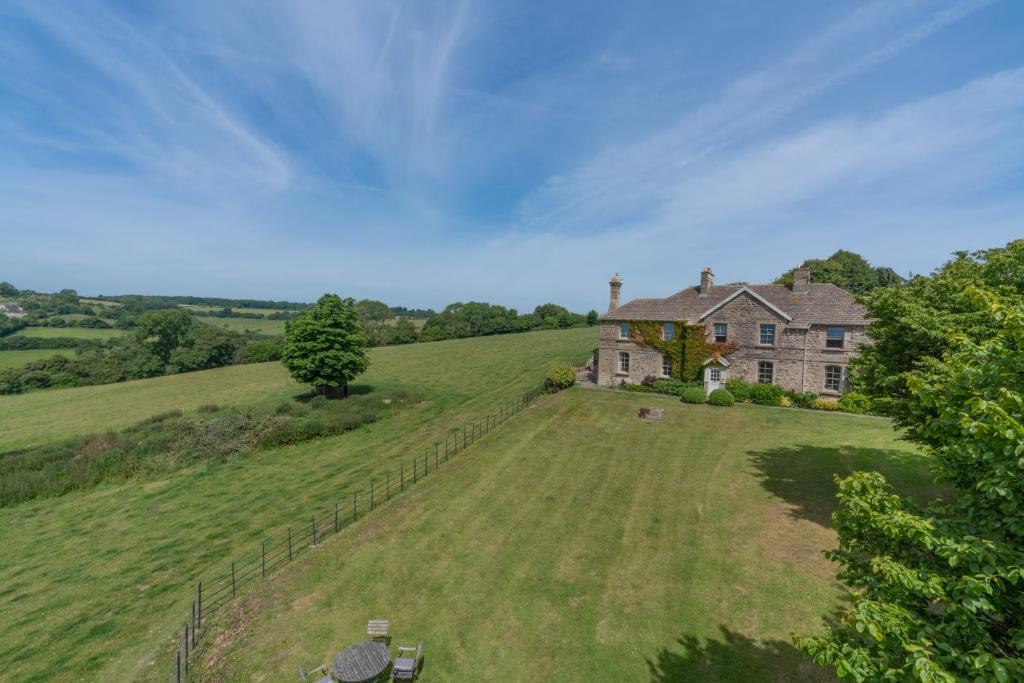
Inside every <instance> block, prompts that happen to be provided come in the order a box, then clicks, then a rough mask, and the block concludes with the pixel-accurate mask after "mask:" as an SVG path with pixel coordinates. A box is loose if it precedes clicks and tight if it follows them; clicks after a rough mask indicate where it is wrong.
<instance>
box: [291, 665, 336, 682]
mask: <svg viewBox="0 0 1024 683" xmlns="http://www.w3.org/2000/svg"><path fill="white" fill-rule="evenodd" d="M318 672H319V673H322V674H324V675H323V676H321V677H320V678H316V679H314V678H310V677H311V676H313V675H314V674H316V673H318ZM299 677H300V678H301V679H302V683H332V682H333V680H334V679H332V678H331V675H330V674H329V673H327V665H326V664H321V665H320V666H318V667H316V668H315V669H310V670H309V671H306V670H305V669H303V668H302V667H301V666H300V667H299Z"/></svg>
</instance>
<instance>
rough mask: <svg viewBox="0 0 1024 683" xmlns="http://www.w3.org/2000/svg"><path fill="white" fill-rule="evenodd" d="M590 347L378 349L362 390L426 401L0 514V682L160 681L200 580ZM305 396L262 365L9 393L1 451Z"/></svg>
mask: <svg viewBox="0 0 1024 683" xmlns="http://www.w3.org/2000/svg"><path fill="white" fill-rule="evenodd" d="M595 342H596V330H594V329H593V328H590V329H574V330H564V331H551V332H533V333H528V334H518V335H505V336H497V337H480V338H476V339H464V340H456V341H449V342H437V343H431V344H413V345H406V346H394V347H382V348H378V349H373V350H372V351H371V352H370V358H371V366H370V370H369V371H368V372H367V373H366V374H365V375H364V376H363V377H361V378H360V381H359V383H358V384H357V388H358V389H359V390H361V391H362V390H370V391H373V390H385V389H389V388H411V389H413V390H415V391H416V392H417V393H418V394H420V395H422V396H424V397H425V399H426V400H425V401H424V402H422V403H420V404H418V405H416V406H412V407H409V408H406V409H404V410H402V411H400V412H397V413H395V414H394V415H391V416H386V417H385V419H382V420H381V421H379V422H377V423H375V424H372V425H369V426H367V427H364V428H362V429H359V430H357V431H355V432H352V433H350V434H346V435H344V436H339V437H335V438H330V439H324V440H321V441H316V442H310V443H306V444H302V445H300V446H294V447H289V448H283V449H279V450H273V451H261V452H256V453H252V454H250V455H247V456H244V457H241V458H238V459H236V460H234V461H231V462H229V463H226V464H220V465H200V466H198V467H194V468H190V469H187V470H180V471H178V472H175V473H173V474H171V475H168V476H166V477H163V478H160V479H156V480H148V481H139V482H130V483H127V484H123V483H119V484H106V485H101V486H99V487H97V488H94V489H91V490H88V491H85V492H80V493H74V494H69V495H66V496H63V497H61V498H51V499H41V500H36V501H31V502H28V503H23V504H20V505H17V506H14V507H11V508H4V509H0V633H3V634H4V637H3V638H0V672H2V673H0V679H4V678H5V677H7V679H9V680H17V681H48V680H50V679H51V678H52V677H53V675H54V672H57V671H59V672H60V674H61V676H62V677H64V678H66V679H68V680H139V679H142V680H161V681H162V680H166V679H165V677H166V674H167V665H168V662H167V659H166V657H167V655H168V652H169V651H170V649H169V648H170V645H171V642H172V640H173V637H174V633H175V630H176V628H177V627H178V625H179V624H180V621H181V619H182V618H183V614H184V612H183V610H184V609H185V607H186V606H187V605H188V603H189V600H190V596H191V593H192V589H193V586H194V581H195V580H196V579H197V578H198V577H199V576H202V575H204V574H206V573H207V572H208V571H209V570H210V568H211V567H222V566H223V564H224V562H226V561H227V560H228V559H229V558H231V557H234V556H237V555H238V554H240V553H241V552H242V551H243V549H245V550H252V549H254V548H256V547H258V544H259V542H260V540H261V539H262V538H264V534H266V533H275V534H276V533H279V532H282V531H283V529H284V527H285V525H286V524H289V523H292V522H294V520H296V519H303V518H304V515H305V513H306V511H308V510H309V509H310V508H311V507H312V506H314V505H318V504H324V501H326V500H330V499H332V498H333V497H334V496H337V497H339V498H344V497H345V496H346V495H347V494H348V492H350V491H351V490H353V489H354V488H357V487H361V486H362V485H364V483H365V482H366V481H367V480H368V478H369V477H370V475H371V474H372V473H375V472H380V471H383V470H385V469H393V468H395V467H397V462H398V460H399V459H402V460H404V459H405V458H407V457H408V456H409V455H410V454H413V453H418V452H420V449H421V447H422V446H424V445H425V444H426V443H429V442H430V441H432V440H433V439H436V438H438V437H440V438H444V434H445V430H446V429H447V428H448V427H454V426H457V425H461V424H464V423H465V422H467V421H469V420H471V419H475V418H480V417H482V416H483V415H484V414H486V413H489V412H491V411H492V410H495V409H497V407H498V405H499V404H500V403H501V402H502V401H504V400H506V399H512V398H513V397H515V396H516V395H518V394H520V393H521V392H522V391H523V390H525V389H527V388H528V387H531V386H535V385H536V384H537V383H538V382H539V381H540V379H541V378H542V377H543V374H544V372H545V371H546V370H547V368H548V367H550V366H551V365H553V364H555V363H557V362H560V361H581V360H583V359H584V358H586V357H587V355H588V353H589V352H590V350H591V349H592V348H593V346H594V344H595ZM304 391H305V390H304V389H303V388H302V387H300V386H298V385H296V384H294V383H293V382H292V381H291V380H290V379H288V377H287V375H286V373H285V372H284V371H283V370H282V369H281V366H280V365H279V364H276V363H268V364H262V365H248V366H235V367H229V368H221V369H218V370H210V371H205V372H198V373H190V374H184V375H174V376H170V377H162V378H158V379H152V380H142V381H138V382H127V383H123V384H113V385H105V386H97V387H82V388H76V389H60V390H52V391H44V392H36V393H32V394H26V395H22V396H4V397H0V451H3V450H6V449H10V448H15V447H19V446H24V445H27V444H30V443H39V442H42V441H45V440H48V439H57V438H61V437H66V436H69V435H72V434H78V433H83V432H96V431H102V430H105V429H108V428H113V427H119V426H124V425H126V424H129V423H131V422H135V421H137V420H139V419H141V418H144V417H146V416H149V415H152V414H155V413H160V412H163V411H166V410H169V409H173V408H181V409H185V410H190V409H194V408H196V407H198V406H199V405H202V404H204V403H220V404H236V405H249V404H260V403H262V404H274V403H276V402H280V401H282V400H287V399H289V398H291V397H294V396H296V395H299V394H302V393H304ZM293 678H295V672H294V671H292V672H289V674H288V676H287V680H291V679H293Z"/></svg>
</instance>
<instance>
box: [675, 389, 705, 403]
mask: <svg viewBox="0 0 1024 683" xmlns="http://www.w3.org/2000/svg"><path fill="white" fill-rule="evenodd" d="M680 398H681V399H682V400H683V403H704V402H705V401H707V399H708V397H707V395H706V394H705V393H704V389H703V387H687V388H686V389H683V393H682V395H681V396H680Z"/></svg>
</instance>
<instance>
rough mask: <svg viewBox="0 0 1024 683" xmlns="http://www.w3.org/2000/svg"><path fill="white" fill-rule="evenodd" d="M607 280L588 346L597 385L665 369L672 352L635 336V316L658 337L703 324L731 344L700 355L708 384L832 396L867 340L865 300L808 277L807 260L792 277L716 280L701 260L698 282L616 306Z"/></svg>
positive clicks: (712, 336)
mask: <svg viewBox="0 0 1024 683" xmlns="http://www.w3.org/2000/svg"><path fill="white" fill-rule="evenodd" d="M609 285H610V287H611V295H610V299H609V303H608V312H607V313H605V314H604V315H602V316H600V318H599V320H600V323H599V324H600V339H599V343H598V348H597V350H596V351H595V354H596V357H595V363H596V375H597V383H598V384H599V385H602V386H610V385H614V384H622V383H633V382H640V381H642V380H643V379H644V378H645V377H648V376H652V375H653V376H654V377H669V376H671V374H670V373H671V372H672V359H671V358H670V357H668V356H667V355H665V354H663V353H662V352H661V351H659V350H658V349H656V348H654V347H652V346H650V345H649V344H644V343H642V341H643V340H642V339H641V338H640V337H639V336H638V334H637V331H636V330H635V329H633V327H635V326H636V324H637V323H640V322H641V321H642V322H646V323H656V325H657V329H658V330H659V333H660V336H661V340H673V339H676V338H677V335H680V334H683V333H684V330H681V329H678V328H679V327H680V325H681V324H687V325H703V327H704V334H705V337H706V339H707V340H708V341H709V342H716V343H724V344H728V345H729V346H731V347H734V349H735V350H733V351H731V352H729V353H728V354H727V355H725V356H722V357H718V356H712V358H710V359H708V361H707V362H706V363H705V367H704V371H703V380H704V385H705V388H706V389H707V391H708V392H710V391H712V390H714V389H716V388H718V387H720V386H724V384H725V381H726V380H727V379H729V378H731V377H738V378H741V379H744V380H746V381H748V382H761V383H768V384H777V385H779V386H781V387H783V388H785V389H793V390H796V391H808V392H812V393H814V394H816V395H818V396H822V397H830V396H831V397H838V396H840V395H842V394H843V393H844V392H845V391H847V389H848V375H847V366H848V364H849V362H850V358H852V357H853V356H855V355H856V353H857V349H858V348H859V347H860V346H861V345H862V344H864V343H866V342H867V335H866V334H865V330H866V328H867V325H868V320H867V319H866V313H867V312H866V310H865V309H864V307H863V306H861V305H860V304H858V303H857V302H855V301H854V299H853V295H851V294H850V293H849V292H847V291H845V290H843V289H841V288H839V287H837V286H835V285H833V284H817V283H812V282H811V281H810V271H809V270H807V269H806V268H796V269H794V271H793V284H792V285H715V284H714V274H713V273H712V272H711V269H710V268H705V269H704V270H703V271H702V272H701V274H700V284H699V285H697V286H694V287H687V288H686V289H684V290H682V291H680V292H677V293H675V294H673V295H672V296H669V297H667V298H664V299H634V300H632V301H630V302H629V303H627V304H623V305H621V306H620V305H619V292H620V290H621V288H622V280H621V279H620V278H619V277H618V275H616V276H615V277H613V278H612V279H611V282H610V283H609ZM647 328H648V329H650V325H648V326H647Z"/></svg>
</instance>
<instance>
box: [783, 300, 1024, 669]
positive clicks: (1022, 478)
mask: <svg viewBox="0 0 1024 683" xmlns="http://www.w3.org/2000/svg"><path fill="white" fill-rule="evenodd" d="M971 295H972V297H973V298H974V299H975V300H976V302H977V303H978V304H979V305H982V306H984V307H985V308H986V310H987V311H988V312H989V314H990V315H991V316H992V318H993V320H994V322H995V326H996V331H995V333H994V335H993V336H992V337H991V338H989V339H987V340H985V341H980V342H979V341H975V340H972V339H969V338H967V337H960V338H957V339H954V340H953V342H952V346H951V349H952V350H951V351H950V352H949V353H947V354H946V355H945V357H944V362H941V363H940V362H938V361H935V362H931V363H928V364H927V365H926V366H925V367H923V368H921V369H919V370H918V371H916V372H914V373H912V374H911V375H910V376H909V377H908V387H909V389H910V391H909V397H908V398H907V401H908V406H907V415H908V417H906V418H905V420H904V426H905V430H906V431H905V436H906V438H907V439H909V440H910V441H913V442H915V443H918V444H920V445H922V446H924V447H925V448H926V449H927V450H928V451H929V452H930V454H931V455H932V456H933V458H932V459H933V468H934V470H935V473H936V477H937V480H938V481H939V482H940V483H943V484H945V485H947V486H949V487H951V489H952V490H953V495H952V496H951V497H950V500H948V501H935V502H933V503H931V504H930V505H928V506H927V507H925V508H923V509H919V508H917V507H916V506H915V505H913V504H912V503H911V502H910V501H908V500H904V499H901V498H899V497H898V496H896V495H895V494H894V493H893V491H892V489H891V487H890V486H889V484H888V483H887V482H886V480H885V478H884V477H882V476H881V475H880V474H877V473H867V472H857V473H855V474H853V475H851V476H850V477H847V478H845V479H840V480H838V483H839V501H840V507H839V509H838V511H837V512H836V513H835V514H834V515H833V524H834V525H835V527H836V530H837V532H838V534H839V548H838V549H837V550H834V551H831V552H830V553H829V556H830V557H831V559H832V560H834V561H835V562H837V563H839V564H840V566H841V571H840V574H839V576H840V578H841V579H842V580H843V581H845V582H846V583H847V584H848V585H849V586H850V587H851V588H853V589H854V591H855V593H854V598H853V604H852V605H851V606H850V607H849V608H847V609H846V610H845V611H844V612H843V613H842V615H841V617H840V620H839V623H838V624H836V625H834V626H832V627H831V628H829V629H827V630H826V632H825V633H824V634H823V635H819V636H815V637H797V638H794V641H795V643H796V644H797V646H798V647H800V648H801V649H802V650H804V652H806V653H808V654H809V655H811V656H812V657H813V658H814V659H815V660H816V661H817V662H818V663H819V664H822V665H826V666H830V667H833V668H834V669H835V670H836V672H837V673H838V674H839V675H840V676H843V677H846V676H849V677H851V678H853V679H854V680H857V681H864V680H897V681H910V680H913V681H961V680H995V681H1010V680H1014V681H1019V680H1024V307H1022V306H1021V305H1020V304H1019V302H1017V301H1013V300H1012V299H1011V301H1012V303H1011V304H1009V305H1008V304H1007V303H1006V302H1005V300H1000V299H999V298H998V297H997V296H995V295H992V294H987V293H984V292H982V291H979V290H977V289H973V288H972V291H971Z"/></svg>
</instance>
